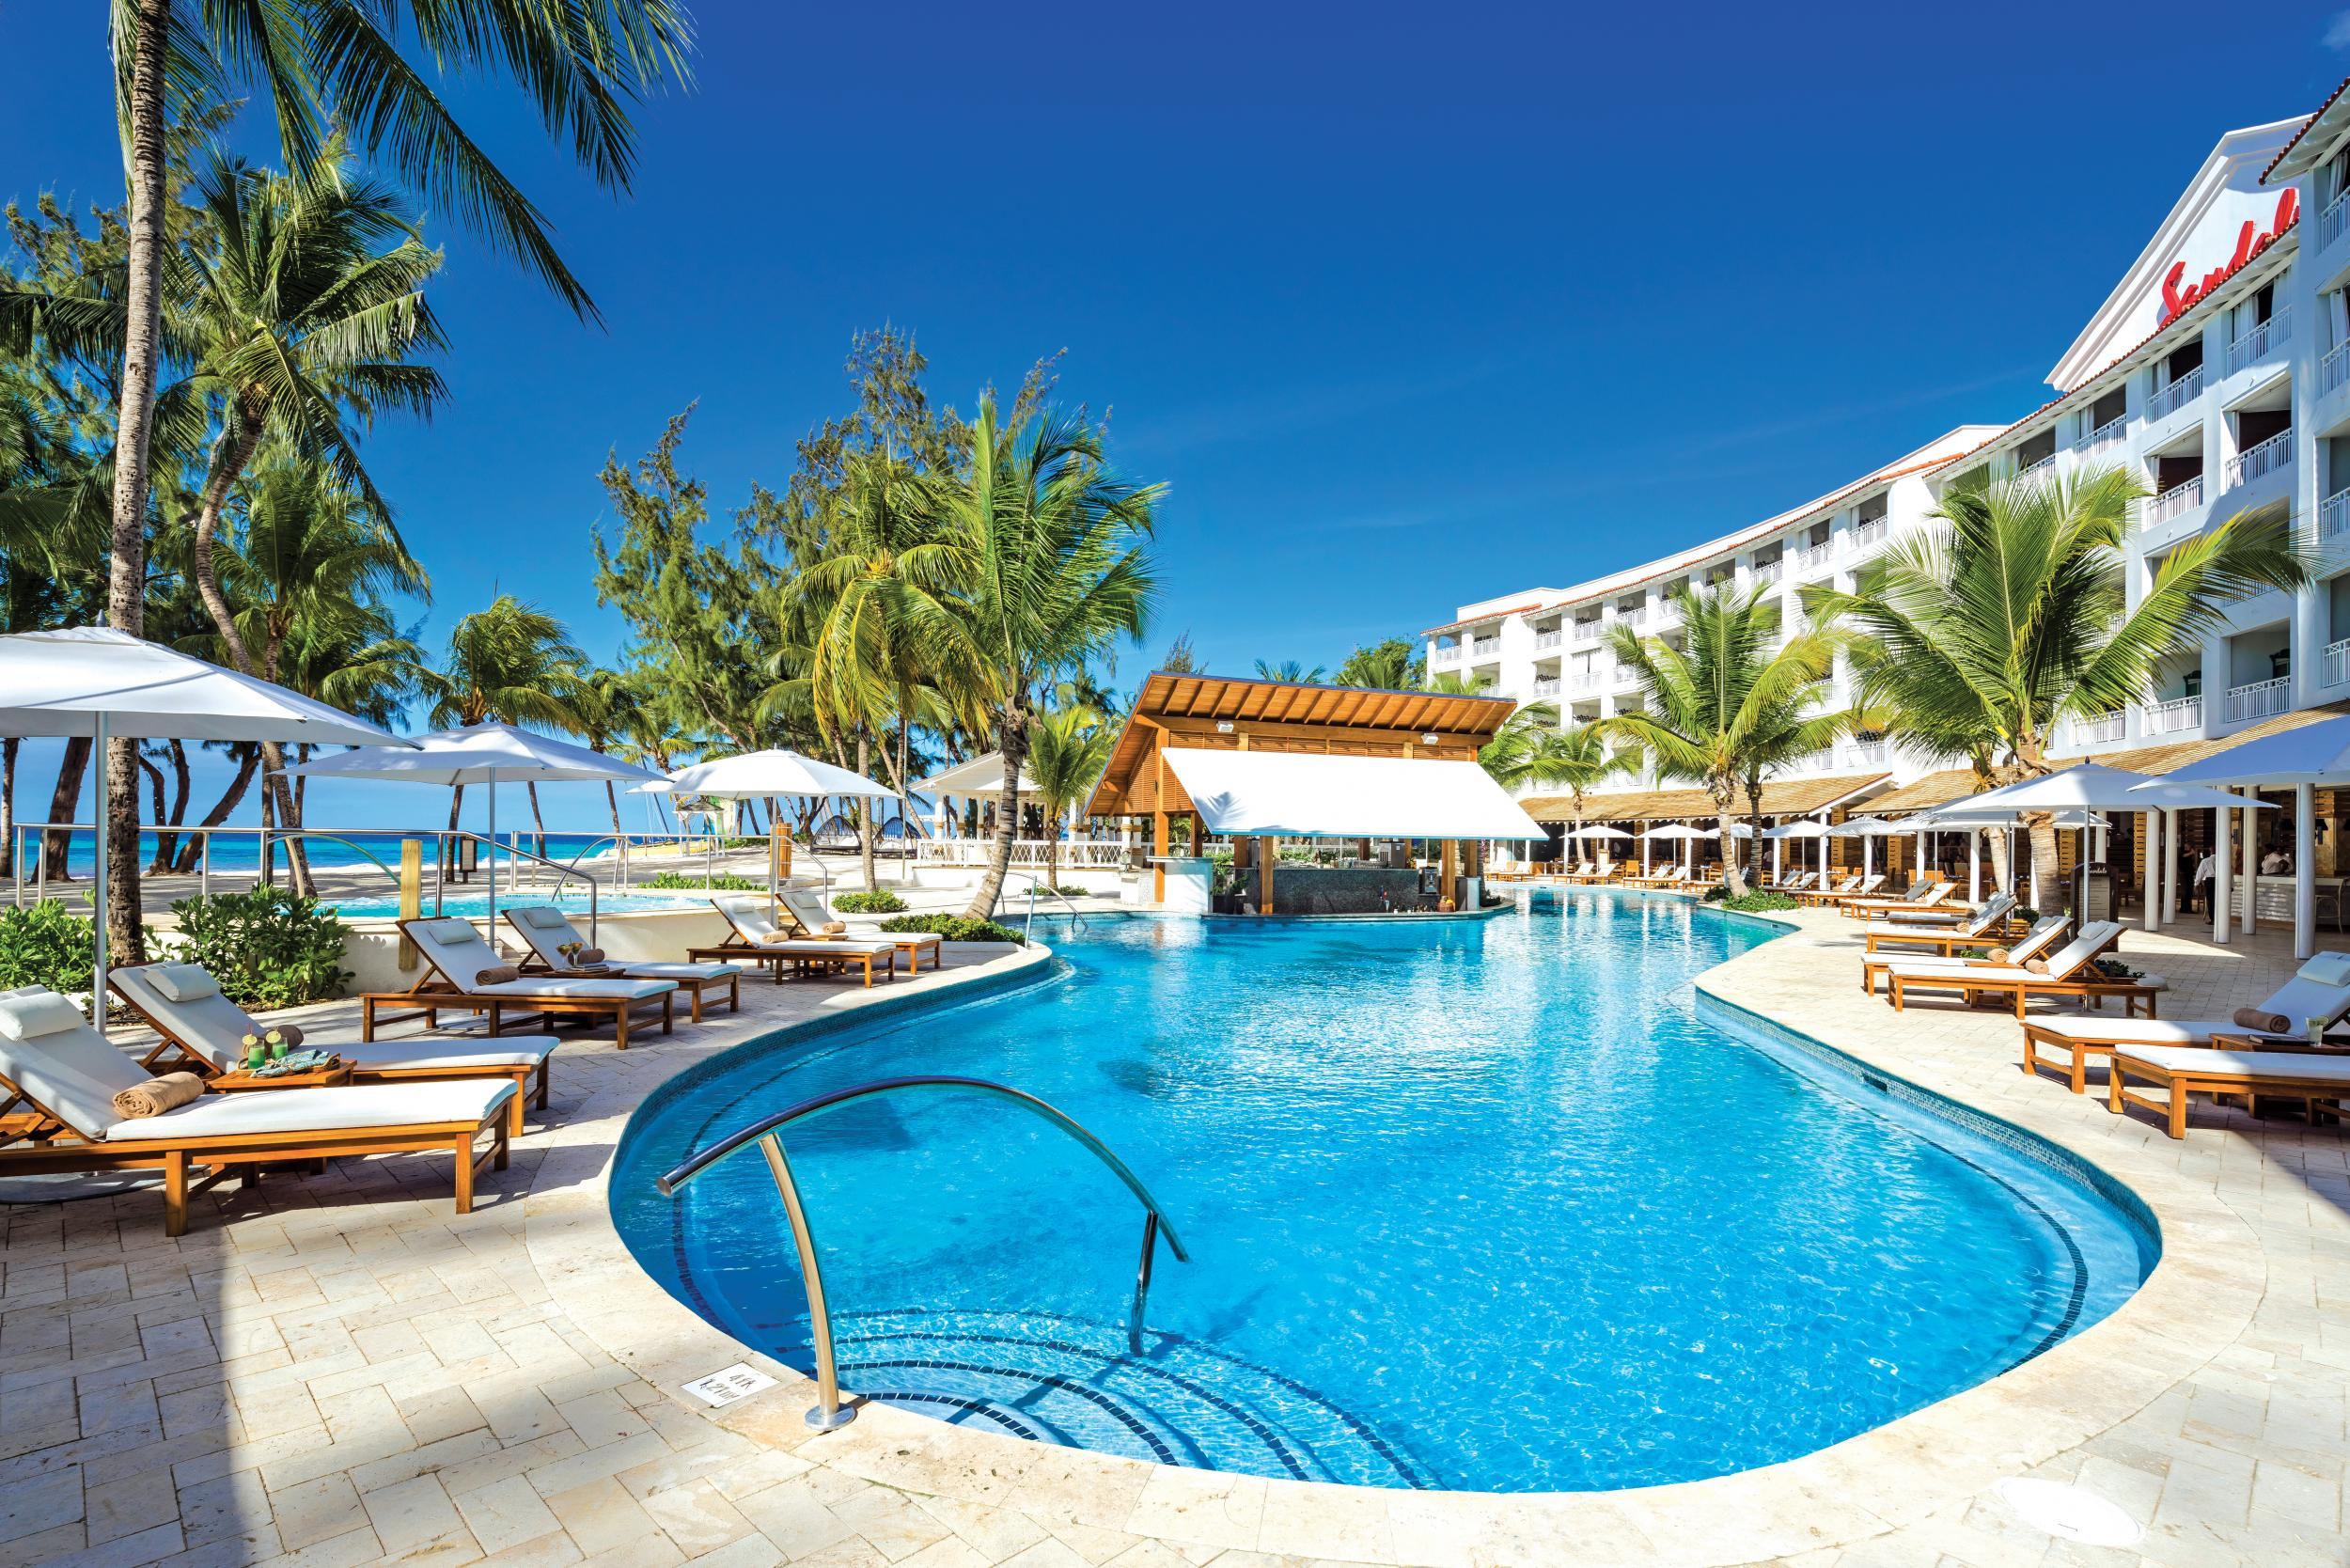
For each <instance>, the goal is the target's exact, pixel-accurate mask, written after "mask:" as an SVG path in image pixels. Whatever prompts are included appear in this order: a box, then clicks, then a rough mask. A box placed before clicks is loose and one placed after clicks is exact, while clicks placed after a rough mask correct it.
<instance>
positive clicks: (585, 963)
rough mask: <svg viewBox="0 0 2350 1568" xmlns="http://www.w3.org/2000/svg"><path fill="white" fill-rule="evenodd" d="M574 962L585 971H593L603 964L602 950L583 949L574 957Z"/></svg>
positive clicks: (574, 954) (573, 955)
mask: <svg viewBox="0 0 2350 1568" xmlns="http://www.w3.org/2000/svg"><path fill="white" fill-rule="evenodd" d="M572 963H573V964H578V965H579V966H580V967H581V968H583V969H592V968H594V967H595V966H596V965H598V964H602V963H603V949H602V948H582V949H579V951H577V952H575V953H573V954H572Z"/></svg>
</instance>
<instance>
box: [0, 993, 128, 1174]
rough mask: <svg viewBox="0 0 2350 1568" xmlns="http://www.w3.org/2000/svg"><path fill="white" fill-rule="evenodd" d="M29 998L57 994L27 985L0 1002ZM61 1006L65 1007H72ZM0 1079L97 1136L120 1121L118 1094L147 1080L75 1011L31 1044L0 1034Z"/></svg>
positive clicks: (85, 1132)
mask: <svg viewBox="0 0 2350 1568" xmlns="http://www.w3.org/2000/svg"><path fill="white" fill-rule="evenodd" d="M31 996H56V993H55V992H54V991H47V990H43V989H42V988H41V987H39V986H27V987H25V988H24V989H23V990H20V991H14V992H10V993H8V994H7V996H6V997H5V998H0V999H6V1000H18V1001H21V1000H24V999H25V998H27V997H31ZM57 999H58V1000H59V1001H64V998H63V997H57ZM66 1005H67V1006H68V1007H69V1008H71V1005H72V1004H71V1003H67V1004H66ZM0 1077H5V1078H7V1079H8V1082H10V1083H12V1084H14V1085H16V1087H17V1088H19V1089H21V1090H24V1092H25V1093H26V1094H27V1095H29V1096H31V1097H32V1099H33V1100H34V1101H35V1102H36V1103H38V1104H39V1105H45V1106H47V1107H48V1108H49V1109H50V1110H51V1111H54V1112H55V1114H56V1116H57V1118H58V1120H60V1121H63V1122H64V1123H65V1124H66V1125H67V1126H69V1127H71V1128H72V1129H73V1130H74V1131H75V1132H77V1133H80V1134H81V1135H82V1136H83V1137H102V1136H103V1134H104V1132H105V1129H106V1128H107V1127H108V1126H110V1125H112V1124H113V1123H114V1122H116V1121H119V1120H121V1119H120V1118H119V1117H118V1116H117V1115H116V1114H115V1108H114V1098H115V1096H116V1095H117V1094H119V1093H120V1092H122V1090H126V1089H133V1088H136V1087H137V1086H139V1085H141V1084H144V1083H148V1082H150V1081H151V1075H150V1074H149V1073H148V1072H147V1071H146V1070H145V1069H143V1068H141V1067H140V1066H139V1064H138V1063H136V1062H134V1061H133V1060H132V1059H131V1058H129V1057H127V1056H125V1055H123V1053H122V1052H121V1051H119V1050H118V1049H116V1048H115V1047H114V1046H113V1045H112V1044H110V1043H107V1041H106V1040H105V1038H104V1037H103V1036H102V1035H100V1034H99V1032H98V1031H97V1030H96V1029H93V1028H91V1027H89V1021H88V1020H87V1019H86V1018H83V1017H82V1016H81V1015H80V1014H79V1013H78V1012H77V1013H75V1014H74V1024H73V1027H71V1028H62V1029H55V1030H52V1031H51V1032H50V1033H47V1034H42V1035H36V1036H34V1037H33V1038H32V1039H30V1040H11V1039H10V1038H8V1036H7V1035H6V1034H0Z"/></svg>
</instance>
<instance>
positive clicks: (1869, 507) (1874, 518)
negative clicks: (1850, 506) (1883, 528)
mask: <svg viewBox="0 0 2350 1568" xmlns="http://www.w3.org/2000/svg"><path fill="white" fill-rule="evenodd" d="M1884 521H1885V497H1884V496H1882V495H1872V496H1870V497H1869V499H1867V500H1865V501H1863V502H1861V503H1860V510H1858V511H1857V512H1855V513H1854V514H1853V523H1854V524H1855V525H1857V526H1859V527H1863V528H1865V527H1867V526H1868V525H1870V524H1872V523H1882V522H1884Z"/></svg>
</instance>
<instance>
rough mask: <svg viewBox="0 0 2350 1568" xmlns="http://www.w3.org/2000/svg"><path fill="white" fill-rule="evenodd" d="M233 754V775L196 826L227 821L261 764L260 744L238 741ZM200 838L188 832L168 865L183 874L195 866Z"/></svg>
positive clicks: (200, 849)
mask: <svg viewBox="0 0 2350 1568" xmlns="http://www.w3.org/2000/svg"><path fill="white" fill-rule="evenodd" d="M236 756H237V772H236V776H234V777H232V778H230V779H229V780H228V788H227V789H226V790H223V791H222V792H220V799H218V800H216V801H214V802H213V803H212V808H211V810H210V811H207V812H205V813H204V820H203V821H202V822H200V823H197V824H196V825H197V826H198V827H218V826H219V825H220V824H221V823H225V822H227V820H228V813H229V812H231V811H234V810H235V809H236V808H237V803H238V802H239V801H241V800H243V799H244V792H245V791H247V790H248V789H250V788H252V786H253V773H254V770H255V769H257V768H258V767H259V766H260V765H261V748H260V747H259V746H257V745H247V744H244V743H243V742H240V743H239V744H238V745H237V748H236ZM204 840H205V835H202V834H195V833H192V834H190V835H189V836H188V841H187V842H186V843H185V844H182V845H181V846H180V858H179V860H178V862H177V863H175V864H174V865H173V866H172V868H171V869H172V870H175V871H178V872H180V873H181V874H183V875H184V874H185V873H187V872H189V871H193V870H196V865H197V862H198V861H199V860H200V859H201V858H202V856H203V853H204Z"/></svg>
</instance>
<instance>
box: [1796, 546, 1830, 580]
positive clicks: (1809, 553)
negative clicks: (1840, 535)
mask: <svg viewBox="0 0 2350 1568" xmlns="http://www.w3.org/2000/svg"><path fill="white" fill-rule="evenodd" d="M1835 564H1836V546H1835V545H1834V544H1833V543H1831V542H1828V541H1822V542H1820V543H1818V544H1807V545H1805V546H1804V547H1803V548H1802V549H1800V550H1798V551H1796V552H1795V570H1796V571H1797V572H1802V573H1803V574H1804V575H1805V576H1807V577H1808V576H1810V574H1811V573H1812V572H1825V571H1826V570H1827V569H1828V568H1830V567H1832V566H1834V565H1835Z"/></svg>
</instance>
